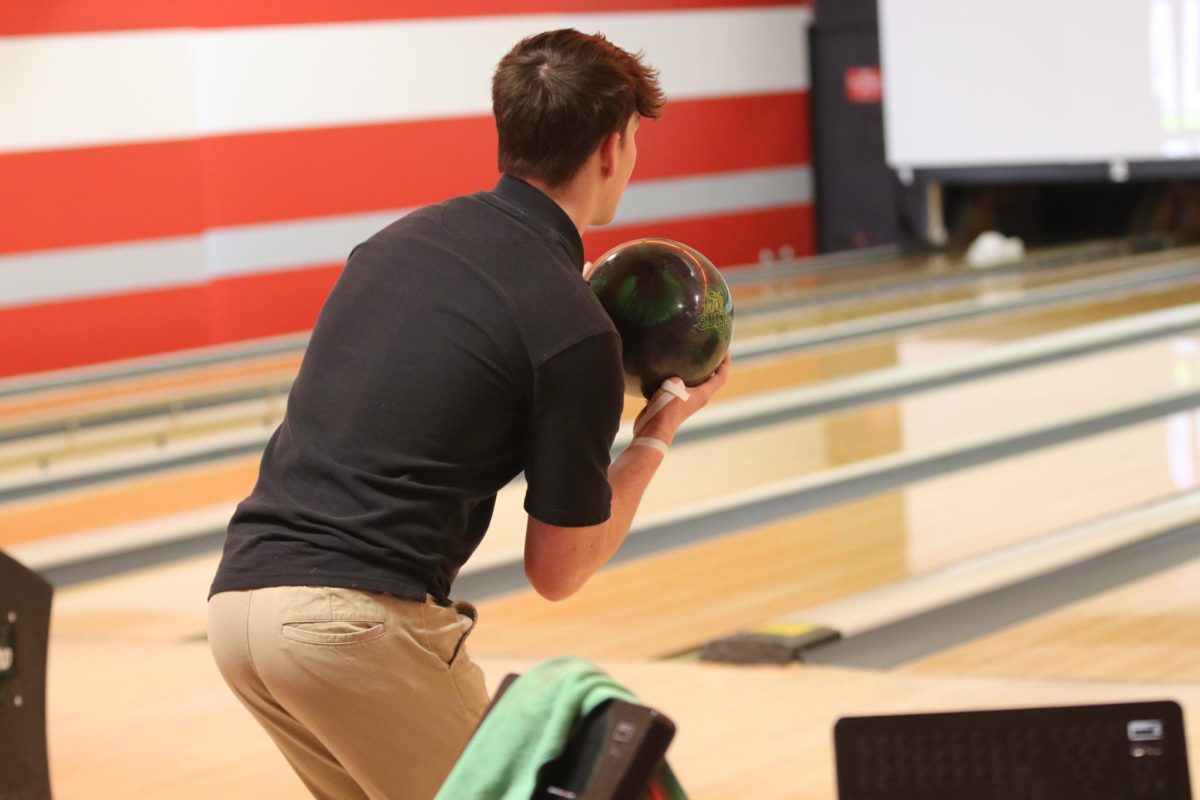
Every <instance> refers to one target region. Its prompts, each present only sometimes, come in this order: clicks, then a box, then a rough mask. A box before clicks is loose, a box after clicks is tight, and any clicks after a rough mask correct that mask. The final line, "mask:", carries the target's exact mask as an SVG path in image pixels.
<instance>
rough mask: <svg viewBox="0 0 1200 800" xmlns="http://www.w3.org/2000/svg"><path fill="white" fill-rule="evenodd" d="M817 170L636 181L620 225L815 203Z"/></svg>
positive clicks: (619, 212)
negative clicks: (814, 192)
mask: <svg viewBox="0 0 1200 800" xmlns="http://www.w3.org/2000/svg"><path fill="white" fill-rule="evenodd" d="M812 195H813V192H812V171H811V170H810V169H809V168H808V167H782V168H774V169H756V170H746V171H744V172H726V173H720V174H710V175H697V176H694V177H690V178H671V179H669V180H660V181H642V182H640V183H631V184H630V185H629V189H628V190H627V191H626V192H625V196H624V197H622V198H621V205H620V207H619V208H618V209H617V216H616V218H615V219H614V220H613V224H615V225H628V224H630V223H638V222H655V221H658V220H666V219H685V218H687V217H703V216H709V215H711V214H732V213H735V212H738V211H753V210H755V209H761V208H770V207H772V206H786V205H795V204H796V203H809V202H812Z"/></svg>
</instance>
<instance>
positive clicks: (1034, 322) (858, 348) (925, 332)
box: [627, 280, 1200, 418]
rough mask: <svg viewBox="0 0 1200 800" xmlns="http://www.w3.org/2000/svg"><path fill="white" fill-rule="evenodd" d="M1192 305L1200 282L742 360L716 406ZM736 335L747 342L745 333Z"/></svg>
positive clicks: (1196, 300)
mask: <svg viewBox="0 0 1200 800" xmlns="http://www.w3.org/2000/svg"><path fill="white" fill-rule="evenodd" d="M1190 303H1200V280H1198V281H1194V282H1190V283H1187V284H1183V285H1180V286H1173V287H1170V288H1157V289H1154V290H1149V291H1139V292H1135V293H1130V294H1127V295H1123V296H1119V297H1112V298H1107V299H1100V300H1096V299H1091V300H1086V301H1082V302H1079V301H1077V302H1071V303H1063V304H1061V305H1055V306H1052V307H1047V308H1041V309H1036V310H1032V311H1019V312H1015V313H1008V314H997V315H995V316H991V317H986V318H983V319H979V320H974V321H970V322H955V323H949V324H944V325H932V326H929V327H925V328H919V329H914V330H909V331H901V332H899V333H896V334H892V335H887V336H881V337H876V338H872V339H864V340H859V341H852V342H847V343H842V344H837V345H833V346H830V347H822V348H815V349H811V350H803V351H799V352H795V353H788V354H781V355H778V356H773V357H770V358H763V359H753V360H748V361H742V362H736V363H735V364H734V371H733V375H732V377H731V378H730V381H729V383H728V384H727V385H726V387H725V388H724V389H723V390H722V392H721V394H719V395H718V396H717V399H716V402H726V401H729V400H732V399H734V398H737V397H743V396H746V395H751V394H757V393H759V392H766V391H772V390H778V389H784V388H789V387H795V386H803V385H810V384H817V383H821V382H823V381H827V380H833V379H837V378H845V377H850V376H853V375H862V374H865V373H868V372H871V371H874V370H878V369H885V368H888V367H895V366H901V365H916V364H927V363H930V362H932V361H936V360H938V359H942V358H949V357H953V356H962V355H966V354H969V353H973V352H980V351H982V350H984V349H985V348H986V347H988V346H989V345H994V344H1002V343H1005V342H1012V341H1017V340H1020V339H1028V338H1032V337H1034V336H1039V335H1043V334H1049V333H1055V332H1059V331H1064V330H1068V329H1070V328H1076V327H1080V326H1083V325H1088V324H1093V323H1099V322H1105V321H1108V320H1113V319H1121V318H1127V317H1132V316H1135V315H1137V314H1145V313H1149V312H1152V311H1161V310H1163V309H1166V308H1172V307H1175V306H1181V305H1187V304H1190ZM736 336H738V337H739V339H740V337H741V331H740V329H739V330H738V331H737V333H736ZM635 413H636V409H627V416H628V417H629V418H632V415H633V414H635Z"/></svg>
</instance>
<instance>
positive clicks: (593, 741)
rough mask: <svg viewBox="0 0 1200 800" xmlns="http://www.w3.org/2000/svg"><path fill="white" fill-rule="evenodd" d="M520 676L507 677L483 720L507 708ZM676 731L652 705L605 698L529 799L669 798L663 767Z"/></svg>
mask: <svg viewBox="0 0 1200 800" xmlns="http://www.w3.org/2000/svg"><path fill="white" fill-rule="evenodd" d="M517 677H518V676H517V675H515V674H513V675H508V676H506V677H505V678H504V680H503V681H502V682H501V684H500V689H499V690H498V691H497V692H496V696H495V697H493V698H492V702H491V705H490V706H488V710H487V713H486V714H485V715H484V718H485V719H486V718H487V717H488V716H490V715H491V714H494V713H503V706H502V705H501V701H502V700H503V697H504V693H505V691H506V690H507V689H508V687H509V686H510V685H512V683H513V681H515V680H516V679H517ZM497 708H499V709H500V710H499V711H497ZM674 736H675V724H674V723H673V722H672V721H671V720H670V719H669V718H668V717H666V716H665V715H664V714H662V713H661V712H659V711H657V710H655V709H653V708H650V707H649V706H643V705H638V704H636V703H628V702H625V701H624V700H610V701H608V702H606V703H603V704H602V705H600V706H599V707H597V708H596V709H595V710H594V711H592V713H591V714H589V715H587V716H586V717H584V718H583V720H581V721H580V723H579V726H578V727H577V729H576V730H575V731H574V733H573V734H572V736H571V738H570V740H569V741H568V742H567V745H566V747H565V748H564V749H563V752H562V754H561V755H560V756H559V757H558V758H556V759H555V760H554V761H551V762H550V763H548V764H546V765H544V766H543V767H542V769H541V770H540V771H539V773H538V781H537V787H536V789H535V790H534V793H533V795H532V797H531V800H637V799H638V798H647V799H648V800H657V799H658V798H664V797H668V796H669V795H668V794H667V792H666V790H665V788H664V781H665V779H664V777H663V775H662V774H661V772H662V770H663V768H664V766H665V764H666V761H665V756H666V752H667V747H668V746H669V745H670V743H671V739H672V738H674Z"/></svg>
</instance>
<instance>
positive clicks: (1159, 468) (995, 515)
mask: <svg viewBox="0 0 1200 800" xmlns="http://www.w3.org/2000/svg"><path fill="white" fill-rule="evenodd" d="M1192 419H1193V421H1195V417H1194V416H1193V417H1192ZM1195 432H1196V428H1193V429H1190V430H1188V431H1184V434H1183V436H1180V437H1178V438H1179V439H1180V441H1178V442H1176V444H1177V445H1182V447H1183V448H1184V450H1183V451H1182V452H1178V451H1172V450H1170V449H1169V446H1168V442H1169V441H1172V440H1171V439H1170V438H1169V437H1170V436H1171V435H1172V429H1171V424H1170V422H1169V421H1165V422H1164V421H1157V422H1153V423H1146V424H1143V425H1139V426H1135V427H1132V428H1129V429H1125V430H1122V431H1118V432H1114V433H1110V434H1106V435H1104V436H1099V437H1095V438H1093V439H1089V440H1084V441H1080V442H1076V443H1073V444H1070V445H1063V446H1060V447H1056V448H1052V449H1048V450H1045V451H1040V452H1038V453H1035V454H1032V455H1029V456H1024V457H1019V458H1012V459H1008V460H1006V461H1003V462H998V463H995V464H992V465H989V466H986V467H979V468H975V469H972V470H967V471H964V472H962V473H956V474H954V475H951V476H947V477H943V478H939V479H936V480H930V481H925V482H922V483H917V484H913V485H910V486H908V487H906V488H905V489H904V490H903V491H897V492H889V493H885V494H880V495H876V496H872V497H869V498H865V499H863V500H859V501H855V502H852V503H846V504H843V505H840V506H836V507H831V508H826V509H823V510H819V511H816V512H813V513H809V514H805V515H801V516H797V517H794V518H790V519H784V520H781V521H778V522H775V523H772V524H768V525H761V526H757V527H754V528H751V529H748V530H746V531H743V532H740V533H736V534H732V535H729V536H725V537H721V538H718V539H713V540H707V541H703V542H699V543H697V544H693V545H690V546H687V547H681V548H675V549H672V550H669V551H666V552H663V553H659V554H656V555H652V556H647V557H644V558H640V559H637V560H634V561H631V562H628V563H621V564H617V565H613V566H611V567H609V568H606V569H605V570H602V571H601V572H600V573H599V574H598V575H596V576H594V577H593V578H592V580H591V581H590V582H589V583H588V584H587V585H586V586H585V587H584V588H583V589H582V590H581V591H580V592H579V593H578V594H577V595H575V596H574V597H571V598H569V599H567V600H565V601H562V602H560V603H549V602H547V601H545V600H543V599H541V598H540V597H537V596H536V595H535V594H533V593H532V592H531V591H521V592H515V593H512V594H509V595H505V596H500V597H496V598H493V599H490V600H486V601H484V602H482V603H480V616H481V624H480V626H479V627H478V628H477V629H476V631H475V632H474V633H473V634H472V649H473V651H474V652H477V653H481V654H486V655H514V654H516V655H530V656H539V657H550V656H554V655H562V654H571V655H578V656H583V657H588V658H647V657H659V656H664V655H670V654H673V653H678V652H681V651H684V650H687V649H689V648H693V647H696V646H698V645H700V644H702V643H703V642H705V641H707V640H709V639H711V638H714V637H716V636H720V635H723V634H725V633H729V632H731V631H735V630H740V629H744V628H746V627H748V626H750V625H754V624H756V623H759V622H762V621H765V620H768V619H772V618H777V617H780V616H784V615H787V614H791V613H793V612H795V611H797V610H799V609H803V608H807V607H809V606H813V605H819V604H822V603H826V602H829V601H832V600H835V599H838V598H842V597H846V596H848V595H850V594H853V593H856V592H860V591H863V590H866V589H871V588H875V587H878V586H882V585H885V584H887V583H890V582H893V581H896V580H899V579H902V578H905V577H909V576H912V575H919V574H922V573H925V572H928V571H932V570H936V569H939V568H943V567H946V566H949V565H951V564H953V563H955V562H957V561H960V560H962V559H965V558H971V557H976V556H979V555H982V554H985V553H987V552H989V551H991V550H995V549H998V548H1002V547H1006V546H1010V545H1013V544H1016V543H1019V542H1023V541H1028V540H1031V539H1034V538H1036V537H1037V536H1039V535H1045V534H1049V533H1052V532H1055V531H1058V530H1061V529H1063V528H1067V527H1070V526H1073V525H1078V524H1081V523H1084V522H1087V521H1090V520H1094V519H1098V518H1101V517H1103V516H1105V515H1107V514H1111V513H1114V512H1117V511H1121V510H1125V509H1128V508H1130V507H1133V506H1136V505H1140V504H1143V503H1145V502H1148V501H1149V500H1151V499H1154V498H1157V497H1161V496H1164V495H1167V494H1170V493H1172V492H1174V491H1176V490H1177V489H1179V488H1188V487H1184V486H1181V485H1180V481H1179V475H1178V470H1179V468H1180V466H1181V465H1182V464H1184V463H1185V462H1186V465H1187V467H1188V468H1189V469H1190V475H1191V480H1192V481H1193V483H1194V482H1195V480H1196V478H1195V476H1196V475H1197V474H1198V473H1200V452H1197V445H1196V436H1195ZM1176 435H1178V431H1176ZM1173 471H1174V472H1173ZM505 535H511V532H509V531H504V530H503V529H497V530H493V531H492V532H491V533H489V535H488V539H492V538H493V537H495V536H500V537H503V536H505ZM517 538H518V539H519V537H517ZM488 539H485V541H488ZM215 565H216V556H215V555H211V556H204V557H200V558H195V559H191V560H189V561H185V562H179V563H177V564H171V565H167V566H164V567H160V568H157V569H153V570H146V571H144V572H140V573H132V574H129V575H125V576H119V577H115V578H110V579H106V580H102V581H96V582H93V583H88V584H83V585H80V586H76V587H71V588H68V589H65V590H63V591H61V592H60V593H59V595H58V597H57V598H56V604H57V617H56V626H57V628H56V629H57V630H59V631H60V632H62V633H65V634H70V635H88V634H92V635H103V636H109V637H113V636H125V637H129V638H134V639H140V640H152V641H162V640H163V639H164V638H166V639H167V640H168V641H171V640H174V639H172V638H171V637H178V636H181V635H189V634H195V633H198V632H199V631H200V630H202V625H203V623H202V619H203V601H204V597H205V596H206V591H207V587H208V584H209V582H210V581H211V579H212V575H213V570H214V569H215ZM466 599H470V598H466ZM134 621H136V624H135V622H134Z"/></svg>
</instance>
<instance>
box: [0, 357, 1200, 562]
mask: <svg viewBox="0 0 1200 800" xmlns="http://www.w3.org/2000/svg"><path fill="white" fill-rule="evenodd" d="M1114 375H1120V376H1121V380H1113V379H1112V378H1113V376H1114ZM1197 381H1200V334H1198V335H1195V336H1179V337H1170V338H1166V339H1158V340H1152V341H1149V342H1145V343H1142V344H1139V345H1134V346H1130V347H1124V348H1117V349H1114V350H1109V351H1104V352H1101V353H1098V354H1094V355H1091V356H1087V357H1083V358H1075V359H1069V360H1066V361H1062V362H1054V363H1051V364H1047V365H1043V366H1040V367H1036V368H1032V369H1026V370H1021V371H1017V372H1013V373H1008V374H1002V375H997V376H994V377H991V378H987V379H983V380H977V381H972V382H968V383H964V384H960V385H957V386H951V387H947V388H943V389H940V390H936V391H929V392H922V393H918V394H914V395H907V396H903V397H901V398H899V399H897V400H894V401H889V402H883V403H877V404H873V405H869V406H863V407H859V408H855V409H851V410H848V411H844V412H840V413H834V414H829V415H824V416H816V417H807V418H801V419H797V420H790V421H786V422H783V423H777V424H773V425H768V426H759V427H754V428H750V429H747V430H745V431H742V432H738V433H736V434H729V435H724V436H720V437H714V438H711V439H706V440H700V441H695V442H690V443H686V444H680V445H679V446H677V447H676V448H674V450H673V452H672V453H671V455H670V457H669V458H668V459H667V461H666V463H665V464H664V466H663V467H662V468H661V469H660V471H659V473H658V475H657V476H656V477H655V480H654V482H653V483H652V484H651V486H650V488H649V490H648V491H647V493H646V495H645V497H644V499H643V501H642V506H641V513H642V514H643V515H646V514H655V513H661V512H666V511H669V510H671V509H678V508H681V507H685V506H687V505H688V504H690V503H692V502H694V501H695V500H696V499H698V498H697V494H696V487H697V486H705V487H706V494H709V495H720V494H731V493H734V492H739V491H745V490H749V489H752V488H754V487H756V486H759V485H762V484H767V483H772V482H775V481H780V480H786V479H789V478H795V477H797V476H801V475H815V474H817V473H819V472H821V471H824V470H828V469H831V468H835V467H840V466H844V465H846V464H850V463H854V462H861V461H864V460H866V459H871V458H877V457H882V456H889V455H895V454H904V453H913V452H919V451H922V450H928V449H930V448H936V447H940V446H943V445H948V444H950V443H954V442H958V441H962V440H965V439H969V438H978V437H986V436H993V435H1000V434H1005V433H1010V432H1014V431H1017V430H1021V429H1024V428H1027V427H1030V426H1034V425H1039V424H1047V423H1050V422H1053V421H1056V420H1059V419H1063V418H1065V417H1068V416H1078V415H1085V414H1088V413H1092V412H1097V411H1100V410H1103V409H1108V408H1111V407H1113V406H1117V405H1121V404H1125V403H1130V402H1136V401H1141V400H1146V399H1149V398H1151V397H1155V396H1157V395H1159V394H1162V393H1163V392H1166V391H1169V390H1172V389H1175V388H1179V387H1180V386H1186V385H1191V384H1193V383H1195V382H1197ZM257 460H258V459H257V456H250V457H243V458H238V459H229V460H225V461H222V462H218V463H215V464H205V465H200V466H196V467H191V468H187V469H183V470H172V471H166V472H163V473H161V474H156V475H150V476H146V477H145V478H142V479H130V480H126V481H119V482H115V483H113V484H106V485H99V486H96V487H93V488H90V489H82V490H78V491H75V492H70V493H57V494H53V495H49V496H44V497H38V498H33V499H29V500H25V501H17V502H13V503H9V504H6V505H4V506H0V544H8V545H12V544H18V543H22V542H32V541H39V540H44V539H49V538H53V537H58V536H63V535H66V534H71V533H78V532H81V531H87V530H94V529H96V528H104V527H112V526H118V525H122V524H133V523H136V522H138V521H139V520H142V519H146V518H151V517H155V516H160V517H167V516H172V515H179V514H183V513H187V512H189V511H196V510H200V509H208V508H211V507H213V506H215V505H218V504H222V503H224V504H226V505H227V506H228V507H229V509H230V510H232V507H233V505H234V504H236V503H237V502H238V501H239V500H240V499H241V498H242V497H244V496H245V494H246V493H248V491H249V489H250V488H251V487H252V485H253V481H254V477H255V475H256V473H257ZM713 465H720V468H719V478H715V477H714V474H713ZM523 493H524V484H523V483H522V482H520V481H518V482H516V483H514V484H513V485H511V486H509V487H507V488H505V489H504V490H502V492H501V496H500V498H499V500H498V502H497V507H496V512H495V515H494V517H493V524H492V532H491V533H490V534H489V536H488V538H487V539H486V540H485V543H484V545H483V546H482V547H481V550H480V552H479V553H478V559H477V563H497V562H502V561H506V560H512V559H514V558H519V556H520V552H521V548H522V546H523V535H524V529H525V523H524V520H525V512H524V509H523V507H522V500H523Z"/></svg>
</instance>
